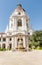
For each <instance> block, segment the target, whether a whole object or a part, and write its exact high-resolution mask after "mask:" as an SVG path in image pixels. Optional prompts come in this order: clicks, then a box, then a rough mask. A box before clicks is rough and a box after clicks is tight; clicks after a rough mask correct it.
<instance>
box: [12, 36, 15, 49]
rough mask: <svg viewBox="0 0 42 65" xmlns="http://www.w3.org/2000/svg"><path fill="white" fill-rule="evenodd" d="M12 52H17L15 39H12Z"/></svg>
mask: <svg viewBox="0 0 42 65" xmlns="http://www.w3.org/2000/svg"><path fill="white" fill-rule="evenodd" d="M12 50H15V38H14V37H13V38H12Z"/></svg>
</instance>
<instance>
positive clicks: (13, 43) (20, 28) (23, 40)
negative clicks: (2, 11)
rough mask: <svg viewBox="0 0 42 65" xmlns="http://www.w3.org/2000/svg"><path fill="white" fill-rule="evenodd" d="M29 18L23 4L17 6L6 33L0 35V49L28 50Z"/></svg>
mask: <svg viewBox="0 0 42 65" xmlns="http://www.w3.org/2000/svg"><path fill="white" fill-rule="evenodd" d="M29 27H30V25H29V17H28V16H27V14H26V12H25V10H24V9H23V8H22V6H21V4H18V5H17V8H16V9H15V10H14V12H13V13H12V15H11V16H10V19H9V24H8V26H7V28H6V30H5V32H4V33H0V48H6V49H11V50H18V49H24V50H25V49H26V50H27V49H28V45H29V42H28V31H29Z"/></svg>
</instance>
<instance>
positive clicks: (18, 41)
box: [17, 35, 24, 49]
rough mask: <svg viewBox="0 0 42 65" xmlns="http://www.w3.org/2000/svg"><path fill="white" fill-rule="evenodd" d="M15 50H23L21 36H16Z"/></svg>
mask: <svg viewBox="0 0 42 65" xmlns="http://www.w3.org/2000/svg"><path fill="white" fill-rule="evenodd" d="M17 48H18V49H23V48H24V47H23V37H22V35H18V38H17Z"/></svg>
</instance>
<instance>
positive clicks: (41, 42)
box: [30, 31, 42, 48]
mask: <svg viewBox="0 0 42 65" xmlns="http://www.w3.org/2000/svg"><path fill="white" fill-rule="evenodd" d="M30 41H31V43H32V44H31V45H32V46H35V48H36V47H38V46H39V47H42V31H35V32H34V34H33V35H32V36H30Z"/></svg>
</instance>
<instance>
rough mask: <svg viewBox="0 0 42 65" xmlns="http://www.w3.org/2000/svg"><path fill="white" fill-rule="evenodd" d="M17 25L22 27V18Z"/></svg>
mask: <svg viewBox="0 0 42 65" xmlns="http://www.w3.org/2000/svg"><path fill="white" fill-rule="evenodd" d="M17 26H18V27H21V26H22V20H21V19H19V20H18V21H17Z"/></svg>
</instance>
